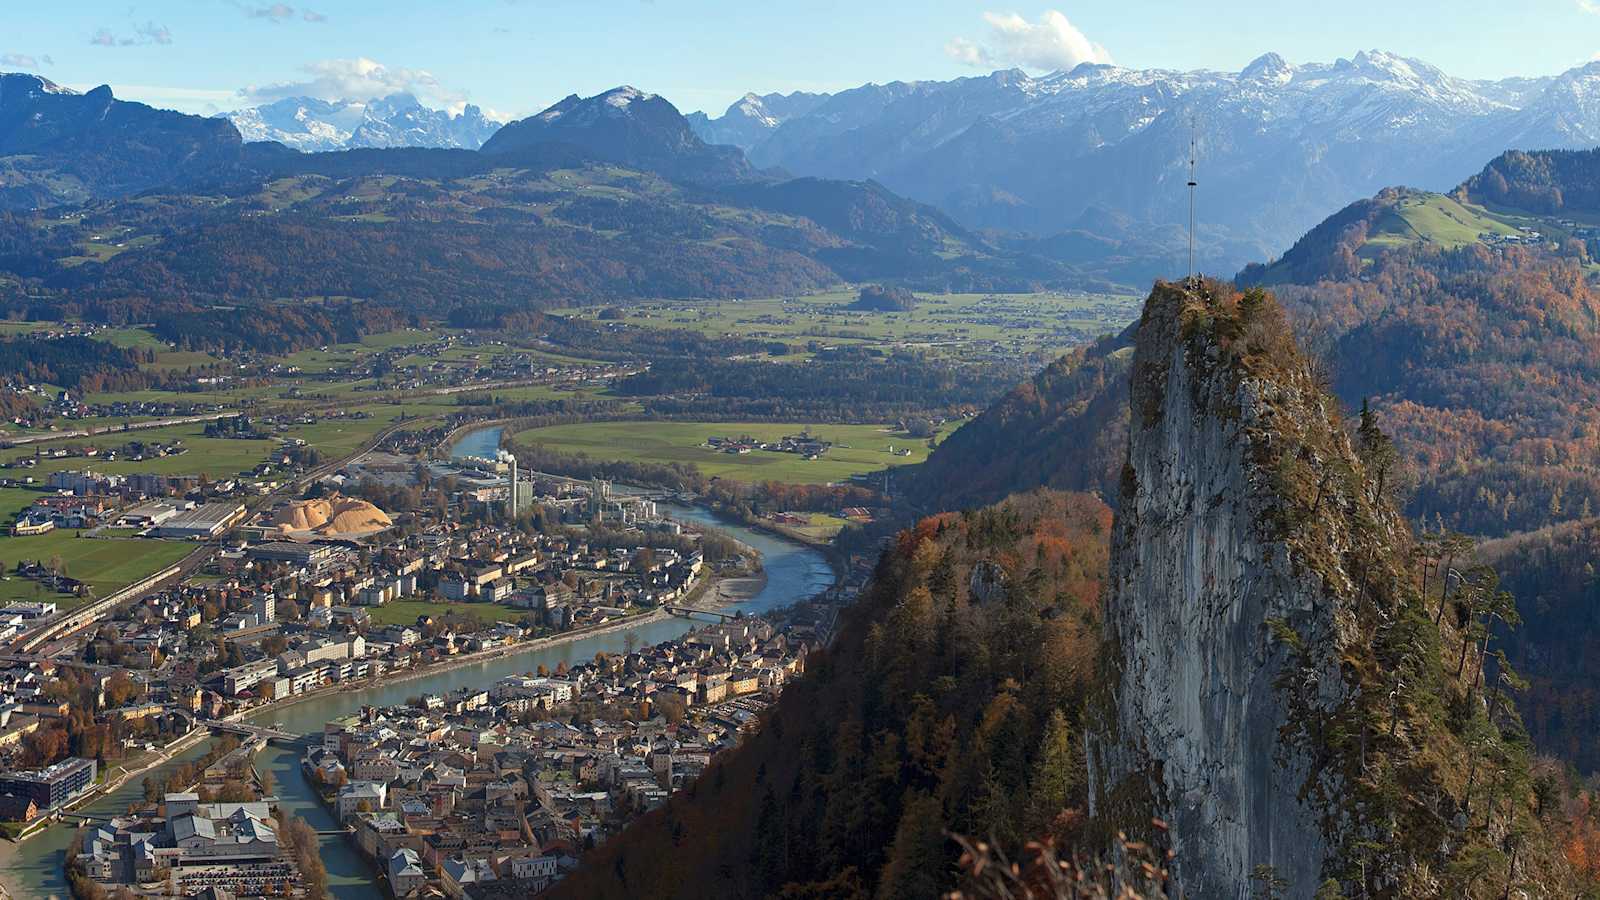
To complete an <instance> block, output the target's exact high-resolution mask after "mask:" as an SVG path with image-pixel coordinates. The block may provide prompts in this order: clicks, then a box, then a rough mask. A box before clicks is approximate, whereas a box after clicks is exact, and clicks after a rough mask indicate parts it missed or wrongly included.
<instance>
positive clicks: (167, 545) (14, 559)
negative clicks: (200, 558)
mask: <svg viewBox="0 0 1600 900" xmlns="http://www.w3.org/2000/svg"><path fill="white" fill-rule="evenodd" d="M76 535H77V532H75V531H70V530H56V531H52V532H49V533H47V534H39V535H32V536H29V537H9V536H8V537H0V563H4V567H3V568H4V571H5V572H6V573H7V575H6V577H5V580H3V581H0V601H11V600H31V599H34V597H35V596H39V597H41V598H42V599H45V600H53V601H55V602H56V603H58V604H60V605H61V607H62V608H63V609H69V608H72V607H75V606H79V605H81V604H82V603H84V602H87V601H86V600H82V599H79V598H77V597H68V596H65V595H62V594H53V593H44V594H40V591H41V590H42V588H40V587H39V586H38V585H37V584H35V583H34V582H32V581H28V580H27V579H24V578H18V577H16V576H14V575H11V574H9V573H10V572H12V571H13V570H14V569H15V568H16V566H17V563H18V562H19V561H20V560H24V559H29V560H42V561H44V562H49V561H50V560H51V559H53V558H56V557H59V558H60V559H61V562H62V564H63V565H64V566H65V567H66V573H67V575H69V576H70V577H72V578H76V579H78V580H79V581H86V582H88V583H89V586H90V587H92V588H93V589H94V593H95V595H96V596H99V597H104V596H106V595H107V594H110V593H111V592H113V591H115V590H117V589H119V588H123V587H126V586H128V585H130V584H132V583H133V582H135V581H138V580H139V579H141V578H143V577H145V576H146V575H150V574H153V573H155V572H159V571H161V570H162V569H164V568H166V567H167V566H170V565H172V564H173V563H175V562H177V561H178V560H180V559H183V558H184V557H185V556H188V555H189V553H191V552H192V551H193V550H194V549H195V545H194V544H191V543H186V542H181V541H148V540H140V539H137V538H135V539H131V540H130V539H111V538H80V537H77V536H76Z"/></svg>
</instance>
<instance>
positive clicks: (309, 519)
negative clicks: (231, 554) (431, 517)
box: [272, 494, 394, 536]
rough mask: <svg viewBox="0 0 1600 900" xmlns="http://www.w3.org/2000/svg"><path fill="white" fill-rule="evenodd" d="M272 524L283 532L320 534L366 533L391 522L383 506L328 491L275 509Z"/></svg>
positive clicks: (377, 529) (382, 527)
mask: <svg viewBox="0 0 1600 900" xmlns="http://www.w3.org/2000/svg"><path fill="white" fill-rule="evenodd" d="M272 524H273V525H274V526H275V527H276V528H277V529H278V530H279V531H281V532H284V533H285V534H293V533H296V532H305V531H312V532H316V533H317V534H320V535H325V536H326V535H339V534H366V533H368V532H373V531H381V530H382V529H385V528H388V527H389V526H391V525H393V524H394V523H393V522H392V521H390V520H389V516H388V514H387V513H385V512H384V511H383V510H381V509H379V508H377V507H376V506H373V505H372V504H371V503H368V502H367V501H365V500H358V499H356V498H354V497H346V496H343V495H341V494H330V495H328V496H326V497H319V498H317V499H315V500H296V501H294V502H293V503H290V504H289V505H287V506H285V507H283V508H282V509H280V510H278V512H277V514H276V515H274V516H273V517H272Z"/></svg>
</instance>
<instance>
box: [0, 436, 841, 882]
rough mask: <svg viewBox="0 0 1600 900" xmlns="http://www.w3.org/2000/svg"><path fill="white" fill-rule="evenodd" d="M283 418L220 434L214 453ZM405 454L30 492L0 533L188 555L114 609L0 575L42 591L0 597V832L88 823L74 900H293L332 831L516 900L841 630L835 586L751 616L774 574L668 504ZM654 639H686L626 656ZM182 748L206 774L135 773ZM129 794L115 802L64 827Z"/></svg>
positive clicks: (421, 873) (421, 874)
mask: <svg viewBox="0 0 1600 900" xmlns="http://www.w3.org/2000/svg"><path fill="white" fill-rule="evenodd" d="M272 428H273V420H272V419H271V418H270V417H261V418H259V419H257V418H245V417H243V416H240V417H232V418H225V419H221V420H217V421H214V422H212V423H210V424H209V425H208V426H207V435H208V436H212V435H213V434H216V435H224V436H226V435H232V434H240V435H252V436H254V435H257V434H258V433H260V432H262V431H263V430H267V431H270V430H271V429H272ZM455 433H456V431H449V432H445V433H444V434H443V435H442V436H441V434H440V433H439V432H437V431H436V430H434V431H430V432H429V438H428V440H427V441H425V442H424V443H425V444H429V445H434V444H433V442H434V440H435V439H438V440H443V439H445V438H449V437H451V436H452V435H453V434H455ZM802 438H804V436H802ZM406 440H407V439H405V438H403V437H401V438H399V442H404V441H406ZM411 440H412V444H411V445H412V446H418V445H417V444H416V443H415V439H411ZM399 442H397V441H396V440H393V439H391V440H387V441H385V442H384V443H383V444H382V445H381V446H377V447H374V448H373V449H372V450H370V451H367V452H364V453H360V454H357V455H356V456H354V457H352V458H350V459H347V460H345V461H344V462H343V463H342V464H339V465H334V466H324V465H320V464H319V463H320V461H319V460H318V459H317V458H316V457H315V455H314V454H312V453H311V452H309V451H308V448H306V447H305V445H304V444H303V443H296V442H294V441H292V440H284V441H283V442H282V444H281V446H280V450H279V451H277V452H276V453H274V454H272V456H271V458H269V461H268V462H267V463H264V464H263V468H262V469H260V470H258V471H257V472H255V473H253V475H254V479H247V478H240V479H207V478H204V477H197V476H192V475H183V474H172V475H168V474H153V473H151V474H138V473H130V474H101V473H99V472H97V471H96V470H95V469H94V468H91V467H90V466H94V465H96V464H98V463H103V462H104V461H105V460H106V459H107V458H109V457H113V456H118V455H120V456H121V457H122V458H124V459H128V458H131V454H133V453H138V454H139V455H140V458H141V459H143V458H161V457H167V456H181V454H182V451H183V448H182V447H181V446H169V445H160V446H155V445H152V446H148V447H147V446H145V445H140V446H139V447H138V448H137V449H136V450H130V449H128V448H127V447H119V448H117V449H116V450H99V449H96V450H94V451H93V452H85V451H84V450H79V451H77V454H76V455H75V456H74V455H68V456H66V457H55V458H65V459H68V460H71V459H74V458H76V459H81V460H82V462H83V464H84V467H83V468H67V469H61V468H58V469H55V470H53V471H51V472H49V473H48V474H46V475H44V476H43V477H42V479H41V480H42V481H43V485H42V486H43V488H44V492H43V493H41V494H39V495H38V496H37V499H36V500H35V501H34V502H33V503H32V505H30V506H28V507H26V508H25V509H24V510H23V511H22V512H21V513H20V514H19V515H18V518H17V520H16V522H15V523H14V524H13V526H12V532H13V534H15V535H18V536H37V535H47V534H50V533H52V532H56V531H57V530H60V531H63V532H67V531H70V532H72V535H71V537H72V539H73V540H74V541H77V542H84V541H91V542H92V541H96V540H103V541H105V542H106V543H108V544H109V543H112V542H113V541H115V542H116V543H118V544H126V545H130V546H135V547H137V546H148V547H151V548H176V549H177V551H178V552H179V556H178V558H177V559H176V561H175V562H174V564H173V565H171V566H170V567H168V568H167V569H164V570H162V571H159V572H157V573H156V574H155V575H153V576H150V577H149V578H146V579H143V580H142V581H140V582H139V583H137V584H134V585H131V586H129V587H127V588H124V589H123V590H120V591H118V592H116V593H114V594H111V595H109V596H105V597H100V596H98V595H96V594H95V593H94V591H93V586H92V585H91V584H89V583H87V582H84V581H82V580H79V579H76V578H74V577H72V575H71V573H70V571H69V567H68V566H66V565H65V564H63V563H62V562H61V561H60V560H59V559H44V560H18V561H16V562H15V564H14V567H13V569H12V572H11V573H10V575H9V577H11V578H12V579H13V580H19V579H20V580H23V581H29V582H32V583H33V584H34V585H35V587H34V594H35V599H32V600H17V601H13V602H11V603H9V604H8V605H6V606H4V607H0V640H6V641H8V642H10V645H11V651H10V653H9V654H5V655H3V656H0V663H3V664H4V665H5V666H6V668H4V669H0V704H3V706H0V709H3V712H0V765H3V767H4V768H5V770H6V771H5V772H4V774H3V775H0V823H3V824H0V828H4V829H6V830H7V831H8V833H10V834H12V835H14V836H17V837H22V838H27V837H28V836H30V835H32V834H36V833H38V832H39V831H40V830H41V829H43V828H47V827H49V826H50V824H51V823H53V822H58V821H76V822H80V823H81V824H80V827H79V829H78V832H77V834H76V835H75V838H74V848H75V849H74V851H73V855H72V858H73V860H74V863H73V869H72V877H73V883H74V887H75V890H77V891H78V892H79V894H80V896H81V895H88V896H91V897H93V896H99V895H101V894H105V895H107V896H109V895H110V893H112V892H115V891H118V890H121V889H132V890H136V891H137V892H139V893H141V894H145V895H151V894H157V895H159V894H166V895H172V896H188V895H197V894H203V893H207V892H209V893H210V894H212V895H216V896H223V895H232V896H260V895H275V894H295V893H297V892H302V893H303V892H304V890H305V889H304V885H306V884H308V883H315V882H316V880H317V879H318V878H319V877H321V876H319V875H317V874H316V871H315V870H316V869H317V867H318V866H319V865H320V864H319V863H316V862H314V861H312V857H314V856H315V855H316V852H317V846H318V845H317V841H318V840H322V839H328V838H329V837H330V836H333V837H337V838H338V839H339V840H342V841H345V842H346V843H347V844H348V845H349V846H351V847H352V848H356V849H358V850H359V852H360V853H361V854H363V856H364V857H365V858H367V860H368V862H369V864H370V865H371V866H372V868H373V870H374V871H375V872H376V873H378V874H379V876H380V880H381V881H382V882H383V883H385V884H387V885H388V887H389V890H390V891H391V893H392V894H393V895H394V896H397V897H409V896H417V895H419V894H423V893H434V892H437V893H441V894H443V895H446V896H453V897H457V898H461V897H465V896H469V895H470V896H474V897H480V896H511V895H512V893H514V894H515V895H517V896H524V895H527V894H529V893H532V892H535V891H537V890H540V889H542V888H543V887H545V886H547V885H549V884H550V883H552V882H553V881H554V880H555V879H558V878H560V877H561V876H562V875H563V874H565V873H567V872H569V871H571V870H572V869H573V868H574V867H575V866H576V865H577V864H578V861H579V860H580V859H581V858H582V856H583V854H584V853H585V852H586V850H590V849H593V848H594V847H596V846H598V845H599V844H602V843H604V841H605V840H606V839H607V837H608V836H610V835H612V834H615V833H616V831H617V830H618V829H620V828H621V827H622V826H623V825H625V824H626V823H627V822H628V821H629V820H630V819H631V818H632V817H633V816H636V815H638V814H641V813H643V812H645V811H648V810H649V809H652V808H654V807H656V806H658V805H660V804H661V803H662V802H663V801H664V800H665V799H666V798H667V797H668V796H669V795H670V794H671V792H672V791H674V790H678V789H681V788H683V787H684V786H685V785H686V784H688V783H690V782H692V781H693V779H694V778H695V777H697V775H698V774H699V773H700V772H701V771H703V770H704V769H705V767H706V766H707V765H708V764H709V763H710V761H711V759H712V758H713V757H714V756H715V755H716V754H717V753H718V752H720V751H722V750H725V749H728V748H730V747H732V746H734V745H736V744H737V743H738V742H739V740H740V738H741V736H742V735H743V734H745V733H746V732H747V731H748V729H750V728H752V727H753V726H754V725H755V723H756V722H757V721H758V718H759V715H760V712H761V710H762V709H763V708H764V707H765V706H766V705H767V704H769V703H770V702H771V701H772V700H773V699H775V697H776V696H777V694H778V693H779V692H780V691H781V690H782V687H783V686H784V684H785V683H786V682H787V681H788V680H789V679H790V678H792V677H794V676H795V675H796V674H798V673H799V672H801V671H803V668H804V661H805V657H806V655H807V653H808V652H809V651H810V650H811V649H813V648H815V647H818V646H820V645H822V644H824V643H825V642H826V641H827V640H828V638H829V635H830V634H831V631H832V628H833V625H834V616H835V613H836V609H837V608H836V606H834V605H832V604H833V603H834V602H837V600H838V596H837V592H834V593H833V594H832V595H829V596H822V597H816V598H805V597H801V598H797V599H800V600H807V599H814V600H816V601H818V602H810V603H801V604H800V605H798V606H792V607H789V608H787V609H784V610H779V611H775V612H774V613H769V614H766V615H753V614H747V613H746V612H744V611H743V610H742V609H740V608H739V605H738V604H739V602H740V601H741V600H742V599H744V598H748V597H751V596H754V594H755V593H757V592H759V590H760V589H761V585H762V584H764V583H765V573H764V571H763V566H762V559H761V556H760V554H759V553H758V552H756V551H755V550H754V549H753V548H751V547H749V546H747V545H745V544H743V543H741V542H739V541H737V540H734V539H731V538H729V537H727V536H726V535H724V534H723V533H721V532H720V531H718V530H716V529H708V528H706V527H704V526H703V525H701V524H699V523H696V522H693V521H692V520H690V521H686V520H684V519H683V518H682V517H681V516H678V517H675V516H674V515H671V514H669V510H668V509H667V507H666V503H667V502H668V501H674V500H676V499H677V498H675V497H672V496H670V495H664V494H662V493H660V492H655V493H649V492H644V491H638V490H634V489H627V488H623V487H620V486H616V485H613V484H612V483H610V482H607V481H604V480H600V479H591V480H587V481H583V480H575V479H568V478H559V477H554V476H548V475H544V474H541V473H536V472H526V471H519V469H518V465H517V461H516V458H515V457H514V456H513V455H511V454H509V453H507V452H505V451H504V450H500V451H496V452H494V453H490V454H487V455H482V456H472V455H456V456H453V457H444V458H434V459H431V460H430V459H426V458H423V459H420V460H419V458H418V457H416V456H415V455H411V454H406V453H403V452H402V453H396V452H394V451H395V450H397V449H398V446H397V443H399ZM789 443H793V442H785V444H786V445H787V444H789ZM786 449H787V447H786ZM807 449H811V448H810V447H809V446H808V447H807ZM825 449H826V447H825V445H823V446H822V447H821V448H818V450H817V452H821V450H825ZM791 452H793V451H791ZM32 458H33V456H29V457H24V459H32ZM296 498H298V499H296ZM102 535H104V536H106V537H101V536H102ZM52 597H59V598H61V599H60V600H52V599H51V598H52ZM696 620H699V621H698V623H696ZM653 622H662V623H664V622H682V623H685V626H686V627H688V628H690V629H691V630H689V631H687V632H686V633H684V634H681V635H680V636H678V637H675V638H671V639H667V640H661V641H655V642H653V643H650V644H648V645H645V646H640V644H641V642H640V641H639V640H638V638H637V636H636V635H637V632H638V630H639V629H641V628H642V627H644V626H647V625H649V624H650V623H653ZM619 629H621V630H624V631H625V632H626V633H625V638H626V640H624V641H623V645H622V648H621V652H615V653H604V652H602V653H597V654H595V655H594V656H593V657H592V658H586V659H582V660H577V661H575V662H574V663H573V664H571V665H568V664H566V663H561V664H559V665H557V666H554V667H548V666H543V665H541V666H538V667H530V670H529V671H527V672H524V673H521V674H512V675H506V676H503V677H499V678H498V679H495V680H492V681H490V682H488V683H482V684H475V683H472V682H471V681H470V680H468V681H465V682H464V683H462V684H461V685H460V686H458V687H455V688H453V689H451V690H448V691H445V692H441V693H426V692H422V693H419V694H417V695H416V696H414V697H411V698H410V699H409V700H408V701H407V702H405V703H403V704H399V705H387V706H382V705H380V706H362V707H361V708H360V709H358V710H356V711H354V712H352V713H349V714H346V715H343V716H340V717H338V718H337V719H335V720H333V721H329V722H327V723H326V724H325V726H324V727H323V730H322V732H321V733H313V734H312V735H311V736H310V737H309V738H308V737H306V736H305V735H302V734H291V733H287V732H282V731H279V730H276V729H275V728H274V727H273V726H270V725H258V724H255V723H259V722H263V721H266V720H264V719H263V718H262V715H263V714H264V713H269V712H270V711H272V710H274V709H278V708H280V707H282V706H284V705H286V704H292V703H296V702H298V701H302V700H306V699H315V698H318V697H329V696H338V695H340V694H342V693H345V692H349V691H352V690H360V689H363V688H364V687H367V686H373V685H379V684H395V683H401V682H404V681H407V680H409V679H414V678H419V677H422V676H426V675H431V674H433V673H441V672H450V671H452V670H459V667H461V666H464V665H467V664H469V663H478V662H482V661H492V660H508V661H509V660H514V659H516V658H517V655H518V654H520V653H522V652H525V651H526V649H527V648H538V647H545V646H552V645H556V646H559V642H561V641H564V640H571V639H574V638H577V637H596V638H604V637H605V636H607V635H613V634H623V631H619ZM269 742H273V743H278V744H281V745H283V746H284V747H287V748H289V749H290V750H292V751H293V752H297V753H301V754H302V759H301V767H300V773H299V774H298V775H297V776H296V777H298V778H300V779H302V780H303V781H304V782H305V783H306V784H307V785H309V786H310V791H311V793H313V794H314V796H316V797H317V798H318V799H319V802H320V803H321V804H322V805H323V806H324V808H325V810H326V812H327V813H328V814H329V815H330V816H332V817H333V820H334V821H335V822H336V823H337V828H336V829H335V832H337V834H334V833H333V832H325V833H324V834H323V835H320V836H319V835H318V834H317V833H316V831H315V829H311V828H310V826H309V825H307V824H306V822H305V820H304V819H301V818H299V817H297V816H296V815H294V814H293V813H292V812H291V811H290V810H288V809H287V808H285V807H284V806H283V805H282V804H281V802H280V799H281V798H280V797H279V796H278V795H277V794H275V793H274V791H273V787H274V785H273V783H272V782H273V779H272V777H271V775H270V773H269V772H266V770H262V769H258V768H257V767H256V766H255V765H254V764H253V763H252V758H253V756H254V755H255V754H256V753H259V752H260V751H261V750H262V749H264V748H265V747H267V746H268V745H269ZM202 751H203V753H204V756H202V757H201V760H202V761H203V763H204V765H194V766H187V764H186V767H184V768H182V769H181V770H180V771H179V772H178V773H177V774H171V773H169V774H167V775H165V776H161V777H155V776H150V775H143V774H142V773H145V772H147V771H150V770H151V769H152V766H154V765H156V764H158V763H160V762H162V761H165V760H170V759H178V758H185V754H188V755H192V754H194V753H197V752H202ZM136 775H138V776H140V777H142V778H143V785H144V792H143V797H142V800H141V801H140V802H137V803H134V804H132V805H131V807H130V808H129V809H128V811H127V812H126V813H124V814H118V815H112V816H109V817H105V818H99V817H90V818H78V817H79V816H80V814H79V813H76V812H74V810H75V809H79V808H83V807H84V806H85V804H87V803H90V802H92V801H94V799H95V798H97V797H100V796H102V795H105V794H109V793H110V792H112V791H115V790H116V789H117V788H118V787H119V786H120V785H122V784H125V783H129V782H130V781H132V782H134V783H137V780H136V779H135V777H134V776H136ZM279 786H281V782H280V785H279ZM308 847H309V848H310V855H308V853H307V848H308ZM497 891H498V892H499V893H496V892H497ZM507 892H512V893H507Z"/></svg>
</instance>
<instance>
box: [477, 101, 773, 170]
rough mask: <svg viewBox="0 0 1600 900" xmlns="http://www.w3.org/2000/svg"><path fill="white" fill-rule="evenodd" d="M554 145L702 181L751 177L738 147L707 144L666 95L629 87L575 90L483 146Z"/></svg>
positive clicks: (529, 148) (498, 149)
mask: <svg viewBox="0 0 1600 900" xmlns="http://www.w3.org/2000/svg"><path fill="white" fill-rule="evenodd" d="M551 145H567V146H570V147H576V148H581V149H583V150H586V151H588V152H589V153H592V154H595V155H597V156H599V157H600V158H602V159H606V160H611V161H614V162H619V163H624V164H627V165H632V166H637V167H640V168H644V169H648V170H650V171H654V172H660V173H662V174H666V175H668V176H669V177H675V178H681V179H684V180H688V181H694V182H699V183H707V184H724V183H732V182H737V181H740V180H743V179H744V178H747V177H748V176H749V175H750V165H749V163H748V162H746V161H745V158H744V154H743V153H742V152H740V151H739V150H738V149H737V148H734V147H719V146H710V145H707V144H706V143H705V142H704V141H703V140H701V139H700V137H699V135H697V134H695V132H694V129H693V128H691V127H690V124H689V122H688V120H687V119H685V118H684V116H683V115H682V114H681V113H679V112H678V109H677V107H675V106H673V105H672V104H671V103H670V102H668V101H667V99H666V98H664V97H661V96H658V95H656V94H650V93H646V92H644V91H641V90H639V89H638V88H634V87H628V86H626V85H624V86H622V87H616V88H612V89H611V90H609V91H606V92H605V93H602V94H596V95H595V96H593V97H579V96H578V95H577V94H573V95H571V96H569V97H567V98H566V99H564V100H562V101H560V102H559V103H556V104H554V105H553V106H551V107H550V108H548V109H546V110H544V111H543V112H540V113H538V114H536V115H532V116H529V117H528V118H526V119H521V120H518V121H516V122H509V123H507V124H506V126H505V127H504V128H501V129H500V130H499V131H497V132H495V134H494V136H493V137H491V138H490V139H489V140H488V141H485V142H484V145H483V147H482V148H481V149H482V151H483V152H484V153H489V154H514V153H527V152H539V151H540V149H541V148H542V147H543V148H548V147H549V146H551Z"/></svg>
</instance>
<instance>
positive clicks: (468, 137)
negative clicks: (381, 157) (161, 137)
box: [222, 94, 500, 152]
mask: <svg viewBox="0 0 1600 900" xmlns="http://www.w3.org/2000/svg"><path fill="white" fill-rule="evenodd" d="M222 117H223V118H226V119H228V120H230V121H232V122H233V124H234V127H236V128H238V129H239V133H240V134H241V135H243V136H244V139H245V140H247V141H277V142H278V143H281V144H283V145H285V146H287V147H292V148H294V149H296V150H301V151H305V152H316V151H325V150H349V149H353V148H357V147H447V148H462V149H467V150H476V149H478V148H479V147H480V146H482V145H483V143H484V142H485V141H487V140H488V139H489V137H490V136H491V135H493V134H494V133H495V131H497V130H499V128H500V123H499V122H496V121H494V120H492V119H488V118H485V117H484V115H483V111H482V110H480V109H479V108H478V107H476V106H470V105H469V106H467V107H466V108H465V109H463V110H462V111H461V112H460V113H458V114H456V115H451V114H450V113H449V112H447V111H445V110H440V109H430V108H428V107H425V106H423V105H422V104H421V103H420V102H418V101H417V99H416V98H415V97H412V96H411V95H409V94H394V95H391V96H389V97H384V98H381V99H378V100H369V101H360V100H333V101H328V100H319V99H316V98H312V97H288V98H285V99H283V100H277V101H274V102H272V103H268V104H265V105H262V106H258V107H254V108H250V109H241V110H238V111H236V112H230V113H224V114H223V115H222Z"/></svg>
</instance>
